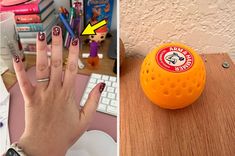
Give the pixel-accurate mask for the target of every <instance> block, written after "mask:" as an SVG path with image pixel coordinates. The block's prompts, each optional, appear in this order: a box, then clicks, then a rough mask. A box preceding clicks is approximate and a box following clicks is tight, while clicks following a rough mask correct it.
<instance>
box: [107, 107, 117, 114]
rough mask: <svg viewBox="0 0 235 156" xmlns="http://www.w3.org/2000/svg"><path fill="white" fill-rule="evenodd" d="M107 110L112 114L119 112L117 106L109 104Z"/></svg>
mask: <svg viewBox="0 0 235 156" xmlns="http://www.w3.org/2000/svg"><path fill="white" fill-rule="evenodd" d="M107 112H109V113H111V114H117V109H116V107H113V106H108V108H107Z"/></svg>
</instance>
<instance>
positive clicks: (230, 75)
mask: <svg viewBox="0 0 235 156" xmlns="http://www.w3.org/2000/svg"><path fill="white" fill-rule="evenodd" d="M206 57H207V62H205V65H206V70H207V82H206V87H205V90H204V92H203V94H202V96H201V97H200V98H199V100H197V101H196V102H195V103H194V104H193V105H191V106H189V107H187V108H184V109H180V110H165V109H161V108H159V107H158V106H156V105H153V104H152V103H151V102H150V101H149V100H148V99H147V98H146V96H145V95H144V93H143V91H142V89H141V87H140V82H139V71H140V65H141V63H142V61H143V58H137V57H129V58H127V60H126V61H125V62H126V64H125V65H124V67H122V74H121V80H120V82H121V90H120V91H121V92H120V97H121V99H120V102H121V104H120V127H121V130H120V137H121V139H120V140H121V150H120V151H121V155H122V156H152V155H158V156H161V155H164V156H165V155H169V156H172V155H174V156H178V155H180V156H181V155H185V156H190V155H196V156H197V155H198V156H204V155H208V156H209V155H211V156H212V155H213V156H215V155H216V156H217V155H218V156H232V155H234V153H235V65H234V64H232V61H231V59H230V58H229V57H228V55H227V54H218V55H217V54H211V55H206ZM223 61H228V62H229V63H230V65H231V67H230V68H229V69H224V68H222V67H221V64H222V63H223Z"/></svg>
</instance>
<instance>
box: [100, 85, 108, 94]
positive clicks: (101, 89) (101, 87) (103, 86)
mask: <svg viewBox="0 0 235 156" xmlns="http://www.w3.org/2000/svg"><path fill="white" fill-rule="evenodd" d="M105 85H106V84H105V83H101V85H100V89H99V91H100V93H102V92H103V90H104V88H105Z"/></svg>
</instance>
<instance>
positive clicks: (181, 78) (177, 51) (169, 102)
mask: <svg viewBox="0 0 235 156" xmlns="http://www.w3.org/2000/svg"><path fill="white" fill-rule="evenodd" d="M205 81H206V70H205V65H204V63H203V61H202V59H201V57H200V56H199V55H198V54H197V53H196V52H195V51H194V50H193V49H191V48H189V47H187V46H185V45H183V44H179V43H168V44H164V45H162V46H160V47H158V48H156V49H154V50H153V51H152V52H150V53H149V54H148V55H147V56H146V58H145V59H144V62H143V64H142V66H141V71H140V83H141V87H142V89H143V91H144V93H145V94H146V96H147V97H148V98H149V99H150V100H151V101H152V102H153V103H154V104H156V105H158V106H160V107H162V108H167V109H178V108H183V107H186V106H188V105H190V104H192V103H193V102H194V101H196V100H197V99H198V97H199V96H200V95H201V93H202V91H203V89H204V86H205Z"/></svg>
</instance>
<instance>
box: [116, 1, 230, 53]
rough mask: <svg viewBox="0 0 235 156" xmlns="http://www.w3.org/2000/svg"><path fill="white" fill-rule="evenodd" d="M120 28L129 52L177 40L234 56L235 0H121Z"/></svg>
mask: <svg viewBox="0 0 235 156" xmlns="http://www.w3.org/2000/svg"><path fill="white" fill-rule="evenodd" d="M120 31H121V35H120V36H121V38H122V39H123V41H124V43H125V48H126V51H127V52H129V53H133V52H138V53H141V54H144V55H145V54H147V53H148V52H149V51H150V50H151V49H153V48H154V47H156V46H157V45H159V44H161V43H165V42H171V41H177V42H181V43H185V44H186V45H189V46H191V47H192V48H194V49H195V50H196V51H198V52H199V53H215V52H229V53H230V55H231V56H232V55H233V57H234V58H235V0H120Z"/></svg>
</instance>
